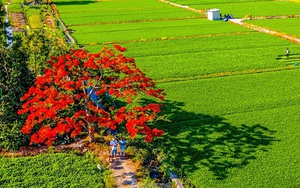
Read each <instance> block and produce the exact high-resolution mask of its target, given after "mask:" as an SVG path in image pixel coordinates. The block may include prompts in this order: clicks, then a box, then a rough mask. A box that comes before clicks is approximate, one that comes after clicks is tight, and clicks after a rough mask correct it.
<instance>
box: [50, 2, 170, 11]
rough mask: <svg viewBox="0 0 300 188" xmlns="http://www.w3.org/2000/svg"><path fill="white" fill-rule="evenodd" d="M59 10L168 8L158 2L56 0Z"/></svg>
mask: <svg viewBox="0 0 300 188" xmlns="http://www.w3.org/2000/svg"><path fill="white" fill-rule="evenodd" d="M53 2H54V3H55V4H56V5H57V7H58V8H59V12H60V13H62V14H64V13H70V12H82V13H83V14H84V13H86V12H95V11H96V12H99V11H101V12H102V11H115V10H119V11H124V10H132V11H135V10H147V9H155V8H156V9H159V8H162V7H167V6H169V5H166V4H164V3H161V2H159V1H156V0H147V1H146V0H117V1H97V0H83V1H81V0H74V1H73V0H54V1H53Z"/></svg>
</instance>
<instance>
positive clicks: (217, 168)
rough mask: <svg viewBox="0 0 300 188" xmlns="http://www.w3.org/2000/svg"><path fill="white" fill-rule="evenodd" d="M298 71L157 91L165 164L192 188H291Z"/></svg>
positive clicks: (294, 182) (294, 170) (171, 85)
mask: <svg viewBox="0 0 300 188" xmlns="http://www.w3.org/2000/svg"><path fill="white" fill-rule="evenodd" d="M299 71H300V70H292V71H282V72H274V73H262V74H254V75H244V76H234V77H226V78H214V79H203V80H194V81H183V82H176V83H163V84H159V86H160V87H163V88H164V89H165V91H166V92H167V93H168V95H167V100H166V101H167V106H166V108H167V109H168V116H169V119H170V120H171V121H172V123H167V124H163V125H161V128H163V129H164V130H165V131H166V132H167V135H166V136H165V137H164V138H162V139H163V140H161V142H163V143H165V145H166V147H167V148H168V150H167V151H169V155H170V159H169V160H170V161H171V162H172V163H173V164H174V165H175V167H177V168H178V167H179V166H176V164H180V168H181V169H182V170H184V171H185V173H186V174H188V177H189V179H190V180H191V181H192V182H193V183H194V184H195V185H196V187H201V186H203V187H220V188H221V187H228V188H229V187H235V186H238V187H251V188H252V187H253V188H254V187H260V186H261V185H264V186H266V187H278V188H279V187H286V186H287V187H293V186H295V185H298V184H299V179H298V176H299V170H300V166H299V165H297V164H296V161H297V160H299V159H300V157H299V156H300V155H299V151H298V150H297V147H298V144H300V139H299V137H298V136H297V135H299V134H300V132H299V129H298V128H297V127H298V121H299V118H300V116H299V113H300V110H299V106H300V95H299V93H298V91H299V89H300V86H299V84H298V80H299V79H300V74H299V73H300V72H299ZM287 135H290V136H287ZM292 135H293V136H292ZM287 145H288V146H289V147H288V148H286V146H287ZM258 166H259V168H258ZM291 166H293V168H290V167H291ZM243 167H245V168H243ZM270 174H272V175H271V176H270ZM273 174H274V175H273Z"/></svg>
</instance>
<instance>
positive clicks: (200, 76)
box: [154, 65, 300, 83]
mask: <svg viewBox="0 0 300 188" xmlns="http://www.w3.org/2000/svg"><path fill="white" fill-rule="evenodd" d="M299 68H300V67H299V66H294V65H290V66H286V67H276V68H268V69H253V70H245V71H234V72H219V73H213V74H205V75H197V76H189V77H180V78H165V79H159V80H154V81H155V82H156V83H169V82H178V81H189V80H200V79H208V78H218V77H227V76H237V75H248V74H258V73H267V72H278V71H285V70H294V69H299Z"/></svg>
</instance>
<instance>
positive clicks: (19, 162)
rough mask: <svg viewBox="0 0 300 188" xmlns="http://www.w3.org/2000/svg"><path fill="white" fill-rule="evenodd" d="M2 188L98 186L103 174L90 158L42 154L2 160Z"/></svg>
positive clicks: (0, 165)
mask: <svg viewBox="0 0 300 188" xmlns="http://www.w3.org/2000/svg"><path fill="white" fill-rule="evenodd" d="M0 174H1V176H0V187H3V188H4V187H95V188H96V187H98V188H104V187H105V186H104V181H103V174H101V173H100V172H99V170H98V168H97V164H96V163H95V162H94V161H93V160H91V159H90V158H88V157H84V156H78V155H74V154H66V153H57V154H42V155H37V156H34V157H19V158H6V157H2V158H0Z"/></svg>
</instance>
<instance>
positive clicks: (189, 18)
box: [67, 16, 203, 27]
mask: <svg viewBox="0 0 300 188" xmlns="http://www.w3.org/2000/svg"><path fill="white" fill-rule="evenodd" d="M194 19H195V20H196V19H203V18H202V17H197V16H191V17H180V18H162V19H148V20H123V21H114V22H94V23H86V24H69V25H67V26H68V27H71V26H90V25H92V26H94V25H109V24H124V23H142V22H164V21H173V20H194Z"/></svg>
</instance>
